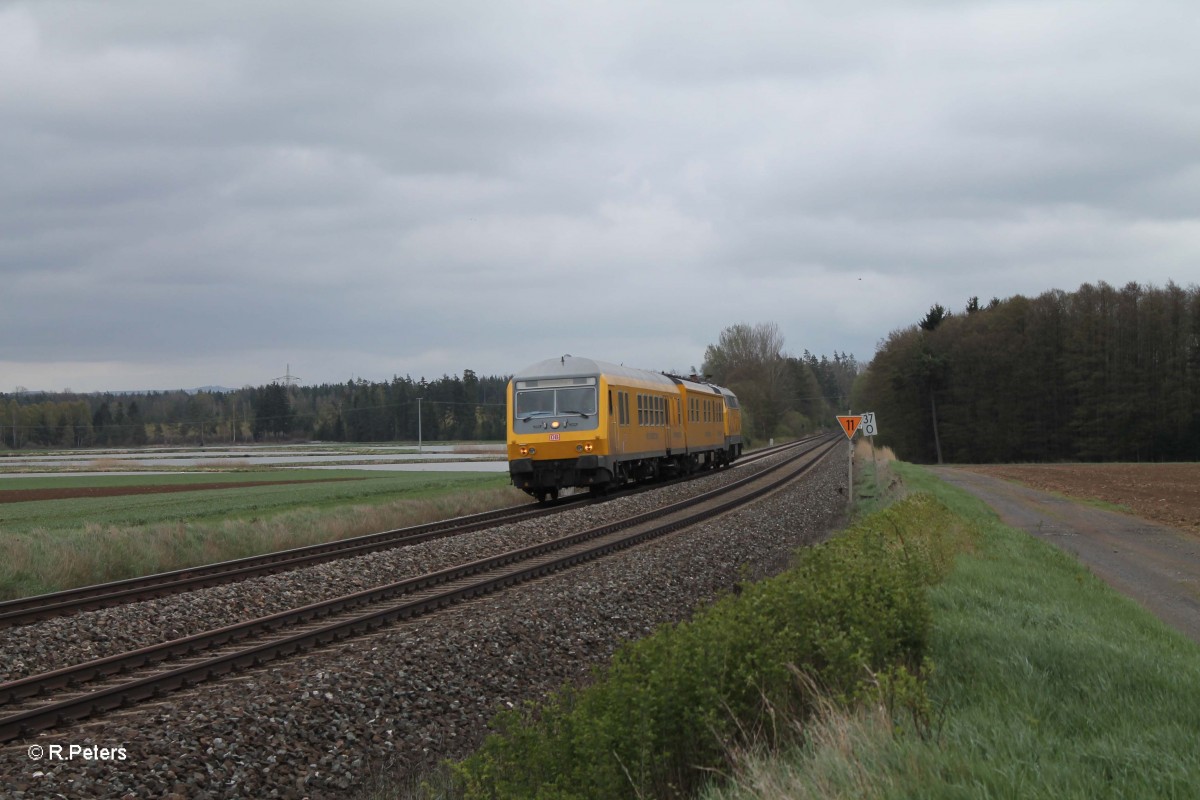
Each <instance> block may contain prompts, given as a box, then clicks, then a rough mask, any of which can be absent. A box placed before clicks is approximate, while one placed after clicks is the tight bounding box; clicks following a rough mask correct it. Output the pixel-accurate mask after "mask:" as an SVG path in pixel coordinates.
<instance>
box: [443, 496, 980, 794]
mask: <svg viewBox="0 0 1200 800" xmlns="http://www.w3.org/2000/svg"><path fill="white" fill-rule="evenodd" d="M951 520H952V517H951V516H950V514H949V512H948V511H947V510H946V508H945V507H944V506H942V505H941V504H940V503H938V502H937V501H936V500H934V499H933V498H932V497H931V496H929V495H914V496H913V497H911V498H909V499H908V500H906V501H904V502H903V503H900V504H897V505H896V506H893V507H892V508H890V509H888V510H885V511H882V512H879V513H877V514H874V515H871V516H870V517H867V518H865V519H863V520H861V521H860V522H859V523H857V524H856V525H855V526H854V527H852V528H851V529H849V530H848V531H846V532H844V533H843V534H841V535H839V536H838V537H836V538H834V539H833V540H831V541H829V542H827V543H825V544H822V545H819V546H816V547H812V548H808V549H806V550H803V551H801V552H800V553H799V554H798V560H797V564H796V565H795V567H793V568H792V569H791V570H789V571H788V572H785V573H784V574H782V575H779V576H777V577H775V578H772V579H770V580H766V581H762V582H760V583H755V584H749V585H744V586H743V587H742V591H741V593H740V594H738V595H735V596H730V597H726V598H724V599H723V600H721V601H719V602H717V603H716V604H714V605H713V606H711V607H710V608H708V609H707V610H705V611H703V612H701V613H699V614H697V615H696V617H695V618H694V619H693V620H692V621H691V622H687V623H683V624H679V625H670V626H664V627H663V628H660V629H659V630H658V631H657V632H656V633H655V634H654V635H653V636H650V637H649V638H647V639H644V640H642V641H640V642H636V643H632V644H630V645H627V646H626V647H624V648H623V649H622V650H620V651H619V652H618V653H617V654H616V656H614V658H613V661H612V663H611V665H610V666H609V667H608V668H607V669H606V670H604V671H603V672H598V673H597V674H596V675H595V678H596V680H595V682H594V683H593V684H592V685H590V686H588V687H586V688H583V689H574V688H570V687H568V688H565V689H563V690H561V691H560V692H558V693H557V694H555V695H554V696H552V697H551V698H550V699H549V701H548V702H546V703H544V704H542V705H540V706H537V705H533V704H530V705H528V706H526V707H524V708H522V709H517V710H514V711H509V712H505V713H502V714H501V715H500V716H499V717H498V718H497V720H496V721H495V726H496V728H497V731H498V732H497V733H496V734H493V735H492V736H490V737H488V739H487V741H486V742H485V743H484V745H483V746H482V748H481V749H480V750H479V751H478V752H477V753H476V754H475V755H473V756H471V757H470V758H468V759H467V760H466V761H464V762H462V763H460V764H458V765H456V766H455V767H454V770H455V773H456V775H457V779H458V781H459V783H460V788H461V789H462V790H463V793H464V795H465V796H466V797H468V798H538V799H539V800H549V799H550V798H557V799H559V800H574V799H575V798H580V799H582V798H624V797H629V796H631V795H632V796H651V797H660V798H661V797H686V796H690V795H691V794H692V793H693V792H694V791H695V789H696V788H697V787H698V786H699V785H700V784H701V783H703V782H704V780H706V778H707V776H708V774H709V773H710V772H711V771H712V770H715V769H720V768H722V766H723V765H724V763H725V756H726V754H727V753H729V752H730V750H731V748H732V747H734V746H736V745H737V744H738V742H739V740H744V739H746V738H748V737H766V738H768V739H770V738H772V737H775V736H776V735H778V732H777V731H775V730H774V725H773V720H774V718H775V715H781V716H788V717H790V718H803V717H804V716H805V715H806V714H808V713H809V712H811V711H812V709H814V708H815V707H816V706H817V705H818V704H819V702H823V700H822V698H823V697H832V698H834V699H835V700H836V701H837V702H840V703H844V704H855V703H858V702H861V701H863V700H867V699H872V698H873V699H876V700H879V701H880V702H886V703H889V704H890V703H893V702H897V701H899V702H902V703H903V704H904V705H905V706H906V707H908V708H910V709H912V710H913V714H914V717H916V716H918V715H919V714H920V713H921V711H922V709H924V708H926V705H925V700H924V696H923V686H922V685H921V684H920V683H919V681H918V680H916V679H917V678H918V677H919V676H920V675H921V674H922V671H923V670H924V669H925V650H926V647H927V644H928V640H929V635H930V629H931V613H930V608H929V604H928V601H927V599H926V591H925V589H926V587H927V586H928V585H929V584H931V583H933V582H935V581H937V580H939V579H940V578H941V576H943V575H944V574H945V573H946V571H947V570H948V569H949V567H950V565H951V563H952V560H953V553H954V552H955V550H956V548H958V547H959V546H961V544H960V537H958V536H955V535H953V532H952V522H951ZM797 676H801V677H800V679H798V677H797Z"/></svg>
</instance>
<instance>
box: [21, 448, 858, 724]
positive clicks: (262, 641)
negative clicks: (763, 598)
mask: <svg viewBox="0 0 1200 800" xmlns="http://www.w3.org/2000/svg"><path fill="white" fill-rule="evenodd" d="M834 447H836V440H832V439H830V438H824V439H821V440H817V441H809V442H807V443H806V444H804V445H799V446H796V448H795V449H796V450H797V451H798V452H797V453H796V454H794V455H792V456H791V457H789V458H788V459H787V460H785V461H783V462H782V463H780V464H778V465H776V466H773V467H770V468H768V469H766V470H764V471H762V472H759V473H756V474H754V475H750V476H748V477H746V478H743V479H740V480H738V481H735V482H734V483H732V484H729V485H727V486H725V487H722V488H721V489H717V490H714V491H711V492H707V493H705V494H702V495H699V496H697V497H694V498H691V499H689V500H685V501H682V502H678V503H675V504H673V505H670V506H666V507H664V508H662V509H658V510H656V511H653V512H648V513H644V514H641V515H637V516H634V517H630V518H627V519H624V520H620V521H618V522H614V523H611V524H609V525H605V526H601V527H599V528H594V529H592V530H588V531H583V532H580V533H576V534H572V535H570V536H565V537H562V538H559V539H556V540H554V541H551V542H546V543H543V544H539V545H535V546H531V547H526V548H522V549H519V550H514V551H510V552H507V553H502V554H499V555H496V556H492V557H489V558H485V559H481V560H478V561H474V562H471V563H468V564H462V565H459V566H455V567H451V568H449V569H445V570H441V571H439V572H435V573H430V574H428V575H422V576H418V577H415V578H411V579H407V580H404V581H399V582H396V583H393V584H390V585H387V586H380V587H376V588H373V589H370V590H366V591H362V592H358V593H355V594H352V595H347V596H344V597H340V598H336V599H334V600H330V601H325V602H322V603H315V604H312V605H309V606H305V607H303V608H299V609H294V610H291V611H285V612H282V613H279V614H274V615H271V616H269V617H263V618H261V619H257V620H251V621H249V622H244V623H240V624H238V625H232V626H228V627H226V628H221V629H218V630H214V631H208V632H206V633H202V634H197V635H195V636H190V637H186V638H183V639H178V640H175V641H171V642H165V643H163V644H159V645H154V646H151V647H146V648H142V649H140V650H136V651H133V652H130V653H125V654H121V655H117V656H112V657H109V658H105V659H100V660H97V661H92V662H88V663H85V664H80V665H76V666H73V667H68V668H65V669H60V670H56V671H54V672H50V673H45V674H42V675H34V676H30V677H28V678H25V679H22V680H18V681H12V682H9V683H5V684H0V741H10V740H12V739H16V738H20V737H24V736H28V735H30V734H32V733H35V732H37V731H40V730H44V729H47V728H51V727H56V726H61V725H63V724H67V723H70V722H72V721H74V720H78V719H83V718H86V717H89V716H93V715H95V714H99V713H103V712H105V711H109V710H112V709H115V708H121V707H124V706H127V705H131V704H135V703H138V702H142V701H146V700H150V699H153V698H155V697H158V696H161V695H163V694H165V693H168V692H170V691H174V690H177V689H180V688H185V687H188V686H191V685H194V684H197V683H200V682H203V681H206V680H209V679H212V678H214V677H218V676H221V675H224V674H227V673H229V672H234V671H239V670H243V669H249V668H253V667H256V666H258V665H260V664H263V663H266V662H267V661H270V660H272V659H275V658H279V657H284V656H287V655H290V654H293V653H296V652H300V651H304V650H308V649H311V648H314V647H319V646H322V645H326V644H329V643H332V642H336V641H339V640H341V639H345V638H347V637H350V636H356V635H360V634H362V633H365V632H368V631H371V630H374V629H376V628H378V627H380V626H383V625H386V624H388V623H390V622H392V621H395V620H399V619H406V618H410V617H414V616H418V615H421V614H426V613H429V612H431V611H434V610H436V609H439V608H442V607H444V606H447V605H451V604H453V603H457V602H459V601H461V600H464V599H467V598H471V597H475V596H479V595H483V594H487V593H489V592H493V591H496V590H497V589H500V588H503V587H506V586H510V585H513V584H516V583H521V582H524V581H528V580H533V579H536V578H538V577H541V576H543V575H546V574H549V573H551V572H554V571H557V570H561V569H566V568H569V567H570V566H573V565H575V564H579V563H583V562H586V561H590V560H592V559H595V558H598V557H600V556H602V555H605V554H607V553H610V552H614V551H616V550H619V549H623V548H627V547H630V546H632V545H634V544H637V543H639V542H642V541H646V540H648V539H651V538H655V537H658V536H662V535H665V534H667V533H670V532H672V531H675V530H678V529H680V528H682V527H686V526H688V525H694V524H696V523H698V522H701V521H703V520H706V519H709V518H711V517H712V516H714V515H716V514H720V513H724V512H725V511H728V510H730V509H732V508H735V507H737V506H740V505H743V504H745V503H748V502H751V501H752V500H754V499H757V498H758V497H761V496H762V495H764V494H766V493H768V492H771V491H773V490H775V489H777V488H779V487H780V486H782V485H784V484H786V483H788V482H790V481H792V480H794V479H795V478H797V477H799V476H800V475H802V474H803V473H804V472H806V471H808V470H809V469H811V468H812V466H814V465H815V464H817V463H818V462H819V461H820V460H821V459H822V458H823V457H824V456H825V455H827V454H828V453H829V452H831V451H832V450H833V448H834ZM81 687H82V688H81Z"/></svg>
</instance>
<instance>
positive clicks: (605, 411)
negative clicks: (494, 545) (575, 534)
mask: <svg viewBox="0 0 1200 800" xmlns="http://www.w3.org/2000/svg"><path fill="white" fill-rule="evenodd" d="M508 410H509V413H508V463H509V475H510V476H511V477H512V481H513V485H515V486H517V487H518V488H520V489H524V490H525V491H526V492H528V493H529V494H531V495H533V496H534V497H536V498H538V499H539V500H546V499H548V498H551V497H557V496H558V493H559V491H560V490H561V489H563V488H566V487H588V488H592V489H597V490H603V489H605V488H607V487H608V486H610V485H612V484H615V483H622V482H624V481H627V480H632V479H638V478H641V477H654V476H656V475H657V474H658V473H659V471H660V470H661V466H662V464H661V462H662V461H663V460H664V459H666V458H668V457H669V454H670V452H671V451H672V449H673V448H674V447H676V446H678V447H680V448H681V447H682V446H683V435H684V434H683V430H682V428H681V427H680V425H679V423H678V420H679V413H680V409H679V404H678V392H677V391H676V389H675V384H674V383H673V382H672V380H671V379H670V378H667V377H666V376H664V375H661V374H659V373H656V372H647V371H644V370H638V369H631V368H629V367H624V366H620V365H617V364H608V363H605V362H602V361H593V360H592V359H589V358H577V357H574V356H563V357H561V358H554V359H550V360H548V361H542V362H539V363H537V364H533V365H532V366H529V367H527V368H525V369H523V370H521V371H520V372H518V373H517V374H515V375H514V376H513V378H512V380H511V381H510V382H509V385H508Z"/></svg>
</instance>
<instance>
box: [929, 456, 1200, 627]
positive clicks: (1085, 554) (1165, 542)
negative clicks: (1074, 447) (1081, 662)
mask: <svg viewBox="0 0 1200 800" xmlns="http://www.w3.org/2000/svg"><path fill="white" fill-rule="evenodd" d="M1043 469H1045V468H1040V467H1009V468H1000V467H984V468H982V469H981V471H975V470H976V468H974V467H939V468H935V469H934V472H935V473H936V474H937V475H938V476H939V477H941V478H942V479H943V480H945V481H946V482H948V483H951V484H953V485H955V486H958V487H960V488H962V489H965V490H966V491H968V492H970V493H971V494H973V495H975V496H976V497H978V498H980V499H981V500H983V501H984V502H985V503H987V504H988V505H990V506H991V507H992V508H993V509H994V510H995V511H996V513H997V514H999V516H1000V519H1001V520H1002V521H1003V522H1004V523H1005V524H1006V525H1010V526H1012V527H1014V528H1021V529H1023V530H1026V531H1028V532H1029V533H1031V534H1033V535H1034V536H1037V537H1039V538H1042V539H1045V540H1047V541H1049V542H1053V543H1054V544H1055V545H1057V546H1059V547H1061V548H1062V549H1064V550H1066V551H1067V552H1069V553H1071V554H1073V555H1075V556H1076V557H1077V558H1078V559H1079V560H1080V561H1082V562H1083V563H1084V564H1086V565H1087V566H1088V567H1090V568H1091V570H1092V571H1093V572H1094V573H1095V574H1096V575H1098V576H1099V577H1101V578H1103V579H1104V580H1105V581H1107V582H1108V583H1109V584H1110V585H1112V586H1113V587H1114V588H1116V589H1117V590H1118V591H1121V592H1123V593H1125V594H1126V595H1129V596H1130V597H1132V598H1134V599H1135V600H1137V601H1138V602H1139V603H1141V604H1142V605H1143V606H1145V607H1146V608H1147V609H1148V610H1150V611H1151V612H1152V613H1154V614H1155V615H1157V616H1158V617H1159V618H1160V619H1162V620H1163V621H1164V622H1166V623H1167V624H1169V625H1172V626H1174V627H1175V628H1177V629H1178V630H1180V631H1183V632H1184V633H1185V634H1186V635H1187V636H1189V637H1191V638H1192V639H1193V640H1195V641H1197V642H1200V536H1197V535H1196V534H1195V533H1193V532H1192V530H1194V529H1195V522H1194V519H1191V518H1190V514H1191V512H1185V511H1181V510H1180V509H1182V508H1183V507H1184V506H1188V505H1189V503H1190V500H1189V501H1188V502H1183V503H1180V504H1179V506H1178V507H1176V508H1172V507H1171V506H1168V505H1167V504H1165V503H1164V504H1161V506H1160V511H1161V512H1162V513H1161V516H1169V517H1171V518H1174V519H1177V520H1179V524H1180V525H1181V527H1172V526H1168V525H1164V524H1162V523H1159V522H1152V521H1150V520H1148V519H1143V518H1141V517H1136V516H1132V515H1129V514H1124V513H1120V512H1115V511H1106V510H1103V509H1100V508H1096V507H1093V506H1089V505H1086V504H1083V503H1080V502H1077V501H1075V500H1073V499H1069V498H1067V497H1063V496H1061V495H1060V494H1051V493H1049V492H1045V491H1040V490H1038V489H1033V488H1029V487H1028V486H1024V485H1020V484H1017V483H1014V482H1012V481H1011V480H1004V479H1001V478H999V477H996V476H995V475H992V474H982V472H983V471H987V472H998V471H1002V470H1005V471H1007V472H1008V474H1007V475H1006V477H1009V478H1012V479H1015V478H1017V477H1018V476H1017V474H1016V473H1015V472H1014V471H1015V470H1030V471H1034V474H1033V475H1032V476H1030V475H1027V476H1026V478H1027V479H1029V480H1030V481H1032V482H1035V483H1036V479H1037V476H1038V474H1040V473H1038V472H1037V471H1039V470H1043ZM1062 469H1064V470H1067V471H1064V472H1061V473H1059V474H1058V478H1057V482H1058V485H1057V486H1056V487H1055V489H1056V491H1059V492H1063V493H1064V494H1066V493H1068V491H1067V488H1066V484H1069V483H1073V484H1074V486H1073V487H1072V488H1071V489H1070V492H1069V493H1071V494H1074V495H1075V496H1078V497H1097V496H1098V492H1097V491H1089V489H1090V488H1092V487H1096V486H1098V485H1099V484H1100V483H1101V482H1100V481H1099V480H1098V478H1097V475H1098V474H1099V473H1098V472H1097V473H1089V471H1088V469H1089V468H1088V467H1086V466H1084V467H1073V468H1062ZM1069 475H1070V476H1072V477H1071V479H1070V480H1068V479H1067V476H1069ZM1126 482H1127V483H1126V485H1127V486H1128V487H1130V488H1131V491H1130V492H1128V494H1130V496H1133V495H1136V494H1137V492H1138V491H1139V490H1138V488H1137V487H1138V485H1139V484H1143V483H1144V481H1138V480H1132V479H1130V478H1129V477H1128V476H1126ZM1181 491H1190V493H1191V494H1192V495H1198V494H1200V487H1197V485H1196V484H1192V486H1191V487H1182V489H1181ZM1109 492H1110V496H1106V497H1104V498H1103V499H1105V500H1106V501H1108V502H1113V503H1119V504H1121V505H1125V506H1127V507H1130V508H1135V507H1136V505H1137V503H1136V502H1131V501H1130V499H1129V497H1125V498H1122V497H1120V494H1121V492H1120V488H1119V485H1118V486H1115V487H1110V489H1109ZM1150 494H1152V495H1163V494H1164V493H1163V492H1151V493H1150ZM1156 505H1157V504H1156ZM1193 505H1194V504H1193ZM1156 516H1160V515H1159V514H1156Z"/></svg>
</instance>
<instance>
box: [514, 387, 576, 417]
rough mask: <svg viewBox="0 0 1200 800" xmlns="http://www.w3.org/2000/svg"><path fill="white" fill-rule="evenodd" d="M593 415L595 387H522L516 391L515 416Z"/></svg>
mask: <svg viewBox="0 0 1200 800" xmlns="http://www.w3.org/2000/svg"><path fill="white" fill-rule="evenodd" d="M565 415H576V416H580V417H593V416H595V415H596V389H595V387H593V386H587V387H578V388H576V387H571V388H563V389H523V390H519V391H517V402H516V417H517V419H519V420H522V421H528V420H529V419H531V418H533V417H539V416H565Z"/></svg>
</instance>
